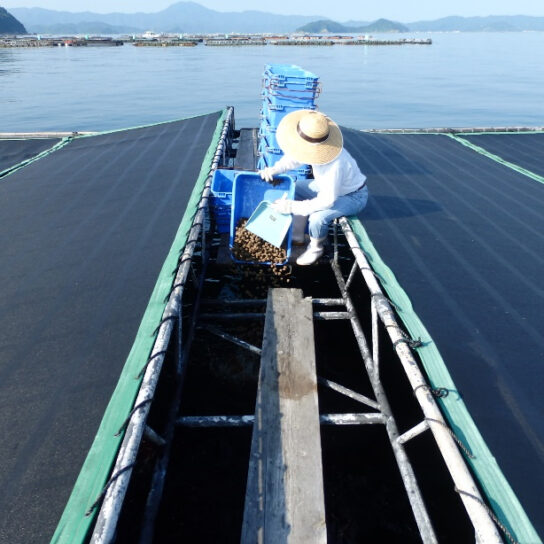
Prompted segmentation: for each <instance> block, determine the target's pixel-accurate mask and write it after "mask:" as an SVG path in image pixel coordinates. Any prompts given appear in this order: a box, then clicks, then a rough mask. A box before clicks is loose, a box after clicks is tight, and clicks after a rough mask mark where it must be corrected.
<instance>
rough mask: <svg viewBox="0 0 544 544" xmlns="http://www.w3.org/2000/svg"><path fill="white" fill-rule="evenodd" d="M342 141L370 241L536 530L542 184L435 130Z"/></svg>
mask: <svg viewBox="0 0 544 544" xmlns="http://www.w3.org/2000/svg"><path fill="white" fill-rule="evenodd" d="M344 138H345V145H346V147H347V149H348V150H349V151H350V152H351V153H352V155H353V156H354V157H355V158H356V160H357V162H358V163H359V165H360V167H361V170H362V171H363V172H364V173H365V174H366V175H367V176H368V185H369V190H370V198H369V203H368V206H367V208H366V209H365V210H364V211H363V212H362V214H361V220H362V222H363V224H364V226H365V228H366V230H367V231H368V233H369V235H370V237H371V239H372V241H373V244H374V245H375V247H376V249H377V250H378V252H379V253H380V255H381V256H382V258H383V260H384V262H385V263H386V264H387V265H388V266H389V267H390V268H391V269H392V270H393V272H394V274H395V275H396V277H397V279H398V282H399V284H400V285H401V286H402V288H403V289H404V290H405V291H406V292H407V294H408V296H409V297H410V299H411V301H412V304H413V307H414V310H415V312H416V313H417V314H418V315H419V316H420V318H421V320H422V321H423V323H424V325H425V326H426V328H427V329H428V330H429V332H430V334H431V336H432V337H433V339H434V340H435V342H436V344H437V346H438V349H439V350H440V352H441V354H442V357H443V358H444V360H445V363H446V365H447V367H448V369H449V371H450V373H451V374H452V377H453V379H454V381H455V383H456V385H457V387H458V389H459V391H460V393H461V394H462V397H463V399H464V401H465V403H466V405H467V407H468V409H469V412H470V413H471V415H472V417H473V418H474V420H475V422H476V424H477V426H478V428H479V429H480V431H481V433H482V435H483V437H484V439H485V441H486V443H487V444H488V446H489V447H490V449H491V451H492V453H493V454H494V455H495V456H496V458H497V461H498V463H499V466H500V467H501V468H502V470H503V472H504V473H505V475H506V477H507V479H508V481H509V482H510V484H511V485H512V487H513V488H514V491H515V492H516V494H517V496H518V498H519V499H520V501H521V503H522V505H523V506H524V507H525V509H526V511H527V513H528V515H529V518H530V519H531V521H532V522H533V524H534V525H535V526H536V528H537V530H538V531H539V532H540V533H541V534H544V518H543V516H542V511H543V510H542V507H543V504H542V489H544V446H543V444H544V418H543V417H542V414H544V395H542V384H544V365H543V364H542V362H543V360H544V328H543V327H542V310H543V308H544V289H543V282H542V278H543V273H542V270H543V265H544V213H542V210H543V209H544V185H543V184H542V183H539V182H538V181H535V180H533V179H531V178H529V177H527V176H524V175H522V174H520V173H518V172H515V171H513V170H512V169H510V168H508V167H505V166H503V165H501V164H499V163H497V162H495V161H492V160H489V158H487V157H485V156H483V155H480V154H478V153H475V152H474V151H473V150H471V149H468V148H466V147H464V146H462V145H461V144H460V143H458V142H456V141H454V140H452V139H451V138H448V137H447V136H444V135H407V134H406V135H387V134H369V133H362V132H356V131H352V130H347V129H344ZM516 138H517V137H514V138H513V139H516ZM507 140H510V137H508V136H507ZM542 159H543V156H542V153H541V154H540V160H541V161H542Z"/></svg>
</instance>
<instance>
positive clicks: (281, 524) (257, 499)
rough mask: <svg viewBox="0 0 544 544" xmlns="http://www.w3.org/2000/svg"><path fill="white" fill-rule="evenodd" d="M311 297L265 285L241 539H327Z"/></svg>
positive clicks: (275, 543) (276, 541)
mask: <svg viewBox="0 0 544 544" xmlns="http://www.w3.org/2000/svg"><path fill="white" fill-rule="evenodd" d="M326 541H327V531H326V525H325V505H324V496H323V470H322V462H321V437H320V429H319V412H318V399H317V379H316V371H315V348H314V334H313V317H312V302H311V299H304V298H303V297H302V292H301V291H300V290H299V289H270V291H269V294H268V301H267V310H266V319H265V328H264V339H263V349H262V356H261V370H260V376H259V389H258V394H257V405H256V409H255V424H254V427H253V440H252V445H251V457H250V465H249V473H248V484H247V491H246V502H245V510H244V522H243V528H242V543H244V544H246V543H254V542H259V543H270V544H272V543H273V544H281V543H287V542H289V543H290V544H295V543H296V544H298V543H301V544H302V543H308V542H312V543H313V544H320V543H325V542H326Z"/></svg>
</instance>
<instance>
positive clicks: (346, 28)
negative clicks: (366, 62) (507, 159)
mask: <svg viewBox="0 0 544 544" xmlns="http://www.w3.org/2000/svg"><path fill="white" fill-rule="evenodd" d="M0 1H1V0H0ZM225 5H227V6H228V4H225ZM4 11H5V10H4ZM10 11H11V13H12V14H13V15H14V16H15V17H17V19H19V21H21V23H23V24H24V26H25V27H26V28H27V30H28V31H29V32H36V33H42V34H44V33H61V34H62V33H66V34H68V33H76V34H81V33H91V32H92V33H97V32H100V33H104V34H106V33H107V34H124V33H134V32H144V31H145V30H153V31H155V32H186V33H210V34H211V33H214V32H217V33H232V32H239V33H259V32H260V33H266V32H270V33H287V32H294V31H295V30H296V29H298V28H304V29H305V30H306V31H307V32H311V33H318V32H332V33H340V32H347V33H351V32H366V33H368V32H408V31H422V32H433V31H434V32H450V31H462V32H482V31H501V32H504V31H520V30H544V17H527V16H523V15H519V16H490V17H444V18H442V19H437V20H435V21H416V22H413V23H405V24H401V23H397V22H393V21H389V20H387V19H379V20H378V21H375V22H373V23H368V22H363V21H348V22H345V23H337V22H335V21H331V20H328V19H325V18H324V17H319V16H312V15H277V14H274V13H266V12H262V11H243V12H222V11H214V10H211V9H207V8H205V7H203V6H201V5H199V4H197V3H195V2H178V3H176V4H172V5H171V6H170V7H168V8H166V9H164V10H162V11H159V12H156V13H106V14H104V13H92V12H88V11H86V12H80V13H72V12H67V11H52V10H47V9H41V8H13V9H11V10H10ZM309 23H311V25H310V26H307V25H308V24H309ZM100 24H104V25H108V26H104V27H103V28H104V29H105V30H102V31H100V30H97V29H99V28H100V26H98V25H100Z"/></svg>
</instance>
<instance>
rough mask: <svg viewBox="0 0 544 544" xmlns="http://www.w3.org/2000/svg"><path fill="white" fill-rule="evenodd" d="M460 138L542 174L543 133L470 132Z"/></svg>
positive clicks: (543, 169) (543, 173) (543, 166)
mask: <svg viewBox="0 0 544 544" xmlns="http://www.w3.org/2000/svg"><path fill="white" fill-rule="evenodd" d="M461 138H463V139H465V140H468V141H469V142H471V143H473V144H475V145H477V146H479V147H483V148H484V149H485V150H486V151H489V152H490V153H493V154H494V155H498V156H499V157H500V158H501V159H504V160H506V161H508V162H511V163H514V164H516V165H517V166H521V167H522V168H525V169H526V170H529V171H531V172H533V173H534V174H537V175H539V176H544V160H543V157H544V133H542V132H535V133H522V134H516V133H514V134H470V135H464V134H463V135H462V136H461Z"/></svg>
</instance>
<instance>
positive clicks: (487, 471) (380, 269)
mask: <svg viewBox="0 0 544 544" xmlns="http://www.w3.org/2000/svg"><path fill="white" fill-rule="evenodd" d="M350 225H351V227H352V229H353V232H354V233H355V236H356V237H357V240H358V241H359V244H360V246H361V248H362V249H363V251H364V253H365V255H366V257H367V259H368V261H369V262H370V264H371V266H372V267H373V269H374V270H375V272H376V273H377V275H378V276H379V278H380V281H381V284H382V287H383V289H384V290H385V291H386V292H387V295H388V296H389V298H390V299H391V300H392V301H393V303H394V304H395V307H396V308H397V312H398V315H399V316H400V318H401V320H402V322H403V323H404V326H405V327H406V329H407V331H408V332H409V333H410V334H411V336H412V337H413V338H421V340H422V342H423V345H422V346H421V347H420V348H418V350H417V353H418V355H419V357H420V359H421V362H422V365H423V367H424V369H425V372H426V374H427V377H428V380H429V383H430V385H431V386H432V387H438V386H440V387H445V388H446V389H448V390H449V391H457V387H456V385H455V383H454V382H453V380H452V378H451V375H450V373H449V371H448V368H447V366H446V363H445V362H444V360H443V359H442V356H441V354H440V352H439V351H438V348H437V346H436V344H435V343H434V341H433V339H432V337H431V336H430V334H429V332H428V331H427V329H426V328H425V325H424V324H423V323H422V322H421V320H420V319H419V317H418V315H417V314H416V313H415V311H414V309H413V307H412V303H411V301H410V298H409V297H408V295H407V294H406V292H405V291H404V290H403V288H402V287H401V286H400V285H399V283H398V281H397V279H396V277H395V275H394V273H393V272H392V270H391V269H390V268H389V267H388V266H387V265H386V264H385V263H384V262H383V260H382V259H381V257H380V255H379V253H378V252H377V250H376V248H375V247H374V245H373V244H372V241H371V240H370V238H369V236H368V233H367V232H366V230H365V228H364V227H363V225H362V224H361V222H360V221H359V219H357V218H350ZM438 402H439V403H440V405H441V408H442V410H443V412H444V414H445V417H446V418H447V420H448V422H449V424H450V425H451V428H452V430H453V431H454V433H455V435H456V436H457V437H458V438H459V439H460V440H461V442H462V443H463V444H464V445H466V446H467V447H468V449H469V451H470V452H471V453H472V454H473V455H474V459H469V458H468V457H466V460H467V462H468V463H469V464H470V466H471V467H472V469H473V471H474V473H475V475H476V477H477V479H478V482H479V484H480V486H481V488H482V490H483V493H484V495H485V496H486V497H487V500H488V501H489V504H490V505H491V507H492V509H493V511H494V513H495V515H496V516H497V518H498V519H499V520H500V522H501V523H502V524H503V525H504V526H505V527H506V528H507V529H508V531H509V532H510V533H511V534H512V536H513V537H514V538H515V539H516V540H517V541H518V542H520V543H522V544H538V543H541V540H540V538H539V536H538V535H537V533H536V531H535V529H534V527H533V525H532V524H531V521H530V520H529V518H528V517H527V515H526V513H525V511H524V510H523V507H522V506H521V504H520V503H519V500H518V498H517V496H516V495H515V493H514V492H513V490H512V488H511V487H510V484H509V483H508V481H507V480H506V478H505V477H504V475H503V473H502V471H501V469H500V467H499V466H498V464H497V462H496V460H495V458H494V456H493V454H492V453H491V452H490V451H489V449H488V447H487V445H486V443H485V441H484V439H483V437H482V436H481V434H480V432H479V430H478V428H477V427H476V424H475V423H474V420H473V419H472V417H471V416H470V414H469V412H468V410H467V408H466V405H465V403H464V402H463V400H462V398H461V397H460V395H455V394H450V395H448V396H447V397H445V398H441V399H438Z"/></svg>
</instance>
